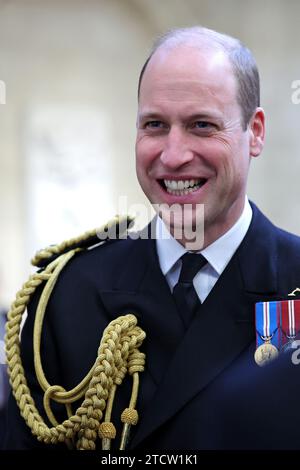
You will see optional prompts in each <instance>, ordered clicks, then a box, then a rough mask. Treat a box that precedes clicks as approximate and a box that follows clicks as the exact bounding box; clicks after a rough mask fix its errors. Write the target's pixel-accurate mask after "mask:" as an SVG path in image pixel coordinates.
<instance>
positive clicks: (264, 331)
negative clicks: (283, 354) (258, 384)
mask: <svg viewBox="0 0 300 470" xmlns="http://www.w3.org/2000/svg"><path fill="white" fill-rule="evenodd" d="M255 319H256V332H257V334H256V351H255V354H254V360H255V362H256V364H257V365H259V366H264V365H266V364H268V363H270V362H271V361H273V360H274V359H276V358H277V356H278V349H279V344H280V329H279V326H280V303H279V302H258V303H257V304H256V305H255Z"/></svg>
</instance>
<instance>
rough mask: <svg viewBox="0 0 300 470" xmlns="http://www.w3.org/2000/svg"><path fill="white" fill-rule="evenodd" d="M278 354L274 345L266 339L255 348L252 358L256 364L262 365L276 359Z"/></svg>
mask: <svg viewBox="0 0 300 470" xmlns="http://www.w3.org/2000/svg"><path fill="white" fill-rule="evenodd" d="M278 354H279V353H278V349H277V348H276V346H274V345H273V344H271V343H269V342H267V341H266V342H265V343H264V344H262V345H260V346H259V347H258V348H257V349H256V351H255V353H254V360H255V362H256V364H257V365H259V366H260V367H262V366H265V365H266V364H268V363H269V362H271V361H273V360H274V359H276V358H277V356H278Z"/></svg>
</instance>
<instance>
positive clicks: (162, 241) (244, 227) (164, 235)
mask: <svg viewBox="0 0 300 470" xmlns="http://www.w3.org/2000/svg"><path fill="white" fill-rule="evenodd" d="M251 219H252V209H251V206H250V204H249V201H248V198H247V197H246V200H245V206H244V210H243V212H242V215H241V216H240V218H239V219H238V220H237V222H236V223H235V224H234V225H233V226H232V227H231V228H230V229H229V230H228V231H227V232H226V233H224V235H222V236H221V237H220V238H218V239H217V240H215V241H214V242H213V243H212V244H211V245H209V246H207V247H206V248H204V249H203V250H201V251H199V253H201V254H202V255H203V256H204V257H205V258H206V259H207V264H206V265H205V266H204V267H203V268H202V269H201V270H200V271H199V272H198V273H197V274H196V276H195V277H194V280H193V284H194V287H195V290H196V292H197V294H198V296H199V298H200V300H201V303H203V302H204V300H205V299H206V297H207V296H208V294H209V293H210V291H211V290H212V288H213V287H214V285H215V283H216V282H217V280H218V279H219V277H220V276H221V274H222V272H223V271H224V269H225V268H226V266H227V264H228V263H229V261H230V260H231V258H232V256H233V255H234V253H235V251H236V250H237V248H238V247H239V245H240V244H241V242H242V240H243V238H244V237H245V235H246V233H247V231H248V228H249V225H250V223H251ZM156 249H157V254H158V259H159V264H160V268H161V270H162V273H163V274H164V276H165V277H166V280H167V283H168V284H169V287H170V289H171V291H173V288H174V286H175V285H176V284H177V282H178V279H179V275H180V269H181V264H182V262H181V260H180V258H181V256H182V255H184V253H186V252H187V250H186V249H185V248H184V247H183V246H182V245H181V244H180V243H179V242H178V241H177V240H176V239H175V238H173V237H172V236H171V235H170V233H169V231H168V229H167V228H166V226H165V224H164V223H163V221H162V220H161V219H160V218H159V217H157V220H156Z"/></svg>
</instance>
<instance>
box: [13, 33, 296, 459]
mask: <svg viewBox="0 0 300 470" xmlns="http://www.w3.org/2000/svg"><path fill="white" fill-rule="evenodd" d="M264 129H265V116H264V111H263V110H262V108H261V107H260V103H259V76H258V71H257V67H256V64H255V61H254V58H253V56H252V54H251V53H250V51H249V50H248V49H247V48H245V47H244V46H243V45H242V44H241V43H240V42H239V41H238V40H236V39H234V38H231V37H229V36H226V35H223V34H220V33H217V32H215V31H211V30H208V29H205V28H200V27H194V28H186V29H180V30H174V31H171V32H169V33H168V34H167V35H165V36H164V37H162V38H161V39H160V40H159V41H158V43H157V44H156V45H155V46H154V49H153V51H152V53H151V54H150V57H149V58H148V59H147V61H146V63H145V65H144V67H143V69H142V72H141V76H140V81H139V100H138V115H137V139H136V168H137V176H138V180H139V183H140V185H141V187H142V189H143V190H144V192H145V194H146V196H147V197H148V199H149V200H150V201H151V203H152V204H153V205H154V207H155V208H156V210H157V213H158V216H157V217H155V219H154V223H155V229H156V232H155V233H156V237H155V239H151V238H147V237H144V236H141V237H139V238H136V239H133V238H127V239H126V238H125V239H124V237H121V238H122V239H120V240H118V241H116V242H115V241H112V240H109V241H107V242H106V243H103V244H101V245H96V246H95V247H94V248H93V249H89V250H83V251H80V253H78V254H76V256H74V257H72V259H71V260H70V261H69V262H68V264H67V265H64V269H63V272H62V273H61V275H60V276H59V278H58V279H57V278H55V281H51V282H52V284H51V289H52V288H53V286H54V285H55V287H54V290H53V292H52V294H51V297H50V300H49V302H48V305H47V310H46V315H45V319H44V324H43V331H42V340H41V359H42V364H43V370H44V373H45V375H46V377H47V379H48V380H49V382H50V384H53V385H56V386H57V385H60V386H62V387H63V389H64V390H70V389H72V388H73V387H75V386H76V385H77V384H78V383H80V382H81V381H82V380H83V378H84V377H85V375H86V374H87V373H88V371H89V370H90V368H91V367H92V365H93V364H94V362H95V359H96V357H97V350H98V347H99V342H100V339H101V336H102V333H103V330H104V328H105V327H106V326H107V324H108V323H109V322H110V321H112V320H114V319H116V318H117V317H118V316H120V315H125V314H128V313H130V314H132V313H133V314H135V316H136V317H137V319H138V324H139V325H140V327H141V328H142V329H143V330H144V331H145V332H146V334H147V338H146V340H145V342H144V343H143V346H142V350H143V352H145V354H146V366H145V370H144V371H143V374H142V375H141V379H140V389H139V394H138V399H137V409H138V411H139V421H138V423H137V424H136V426H135V428H134V429H132V432H131V440H129V441H128V447H129V448H130V449H140V450H145V451H147V453H149V451H151V450H162V451H166V450H173V451H174V450H175V451H176V450H188V449H193V450H200V449H295V448H299V447H300V441H299V438H298V437H297V436H298V432H297V422H298V421H297V419H295V418H296V417H297V409H298V394H299V393H298V390H299V387H300V380H299V377H300V373H299V371H298V370H297V367H295V365H294V364H293V363H292V360H291V356H290V354H289V353H288V352H287V353H285V354H284V353H282V354H281V355H280V358H279V359H278V360H277V361H273V363H272V364H269V365H268V366H267V367H265V368H263V367H259V366H261V365H263V362H264V361H266V358H267V359H270V358H273V357H275V356H276V355H278V352H281V351H283V350H288V347H289V346H291V345H292V343H291V340H292V339H295V338H296V337H297V334H298V333H299V331H298V329H299V327H300V318H299V315H300V309H299V301H297V300H296V301H294V300H293V299H294V297H289V296H288V295H289V294H290V293H291V292H292V291H294V289H295V288H296V287H298V286H299V285H300V240H299V238H298V237H296V236H295V235H292V234H289V233H287V232H284V231H283V230H280V229H278V228H277V227H275V226H274V225H273V224H272V223H271V222H270V221H269V220H268V219H267V218H266V217H265V216H264V215H263V214H262V213H261V212H260V211H259V210H258V208H257V207H256V206H255V205H254V204H253V203H251V204H250V203H249V201H248V199H247V196H246V185H247V177H248V171H249V166H250V162H251V160H252V158H254V157H257V156H259V154H260V153H261V151H262V148H263V143H264ZM179 228H181V229H182V230H177V229H179ZM147 233H148V232H147ZM149 233H150V231H149ZM192 233H193V234H194V238H193V239H191V238H190V235H191V234H192ZM199 233H201V236H198V235H199ZM143 235H145V232H144V233H143ZM92 241H93V243H95V240H92ZM191 241H192V242H193V243H192V244H193V246H192V248H191V246H190V242H191ZM91 244H92V242H91ZM86 245H87V240H86V239H84V244H82V245H80V247H81V248H82V247H84V246H86ZM62 247H63V248H57V249H56V250H54V251H53V250H52V253H53V254H54V255H57V254H59V252H60V250H61V249H62V250H63V253H65V251H66V249H67V248H66V247H68V248H70V247H73V248H74V247H77V248H78V245H74V243H73V244H71V243H68V244H64V245H62ZM52 259H53V258H51V260H52ZM43 263H44V264H43V265H44V266H45V265H46V264H47V260H46V261H45V260H44V261H43ZM45 279H46V276H45ZM41 292H42V286H40V287H39V288H38V290H37V292H36V293H35V294H34V295H32V294H30V295H31V297H32V298H31V302H30V305H29V308H28V318H27V321H26V323H25V326H24V329H23V334H22V342H21V357H22V362H23V365H24V369H25V375H26V377H27V383H28V386H29V389H30V390H31V392H32V396H33V398H34V400H35V403H36V406H37V409H38V412H39V413H40V414H41V415H42V416H43V418H44V419H45V421H46V423H47V424H48V425H49V422H48V421H47V418H46V417H45V412H44V411H43V396H44V391H45V389H46V393H45V397H44V404H45V405H46V404H47V403H48V402H47V399H48V400H49V396H50V395H51V397H52V399H54V398H55V393H56V392H57V387H54V388H53V389H49V388H48V389H47V386H46V387H45V386H44V385H43V381H41V378H40V375H41V373H40V371H39V374H38V372H37V370H38V367H37V365H38V360H37V357H36V355H37V354H36V353H37V351H38V348H37V344H38V345H39V342H38V341H39V340H37V338H36V337H37V330H39V327H40V324H41V321H40V319H38V320H37V321H36V318H37V314H36V311H38V312H40V311H41V309H42V308H44V306H45V302H46V301H47V300H48V297H49V289H48V291H47V292H46V291H44V293H43V294H42V297H41V302H40V301H39V299H40V295H41ZM25 294H26V296H28V295H29V294H28V290H26V292H25V293H24V295H25ZM20 298H22V296H21V297H20ZM287 299H288V301H287ZM17 306H18V308H19V304H17ZM18 313H19V310H18V309H16V315H17V314H18ZM10 318H11V320H10V321H11V329H12V330H14V331H15V329H16V327H15V323H14V321H13V320H14V318H15V317H14V315H12V314H11V315H10ZM125 333H126V335H125V340H124V341H125V346H126V347H125V349H126V350H128V348H129V346H128V344H129V342H130V335H129V334H128V333H127V330H126V331H125ZM12 334H13V332H12ZM9 337H10V336H9ZM33 337H34V338H35V340H34V342H33V341H32V338H33ZM118 341H119V340H118V334H117V333H116V334H115V336H113V337H112V338H111V340H110V341H109V340H106V343H105V344H106V349H105V354H104V353H101V354H100V358H102V359H101V360H102V362H101V364H100V365H99V364H98V366H97V367H96V369H97V370H100V372H101V377H100V379H101V380H102V381H101V384H103V387H104V388H105V387H108V386H109V387H110V389H109V390H105V393H103V394H102V395H101V393H102V392H101V390H102V391H103V388H102V389H101V387H99V382H93V381H91V382H90V387H91V389H89V390H88V391H87V392H86V400H85V401H84V403H83V404H82V403H81V401H80V400H79V401H78V402H77V405H78V406H79V408H78V412H77V414H76V416H75V417H74V418H73V422H70V421H67V422H66V423H67V424H66V425H65V426H66V427H65V428H64V427H63V426H62V427H60V428H58V427H54V428H52V431H51V430H49V429H48V428H47V431H45V429H44V424H41V422H42V418H41V417H40V416H38V417H37V416H36V415H34V413H33V411H32V410H33V404H32V401H30V400H29V398H28V395H26V397H24V393H25V391H24V390H25V389H26V387H25V385H22V387H24V388H22V389H21V388H20V387H21V386H20V387H19V384H23V382H22V380H21V379H20V374H21V372H20V367H19V363H18V362H17V361H18V358H17V351H18V349H17V348H14V345H13V344H10V343H9V341H8V349H9V353H10V351H12V356H11V364H12V365H11V368H12V371H13V372H12V375H13V376H14V380H13V381H12V382H13V383H14V391H15V396H16V397H17V401H18V404H19V406H20V407H22V406H23V407H24V403H26V401H27V402H28V407H27V409H26V412H25V411H24V409H22V416H23V418H24V419H22V418H21V416H20V412H19V410H18V408H17V406H16V403H15V400H14V399H11V401H10V406H9V410H8V412H9V414H8V417H9V419H8V422H9V432H8V436H7V441H6V448H10V449H20V448H34V447H42V446H45V444H41V442H38V440H37V439H36V437H33V436H32V435H31V432H30V428H31V429H32V430H33V433H34V434H36V435H38V436H39V440H40V441H47V436H50V434H51V433H52V434H51V436H52V442H55V445H57V441H58V440H60V441H68V442H67V444H69V445H70V444H71V442H70V439H68V440H67V439H65V436H66V434H67V433H69V434H68V436H69V437H72V440H73V443H77V445H78V442H79V447H80V448H81V446H82V445H83V443H84V440H83V438H82V436H84V437H85V444H86V446H87V447H85V448H94V446H100V443H99V440H97V435H98V434H97V433H98V432H99V436H102V437H103V428H102V427H101V426H100V427H99V421H101V420H103V419H105V421H107V422H106V423H105V425H106V426H108V427H109V428H107V427H106V428H105V429H106V434H105V435H104V441H105V445H107V440H110V439H113V437H114V435H115V428H114V427H112V422H113V423H115V425H116V428H117V435H119V434H120V430H121V429H120V415H121V412H122V410H123V409H124V408H125V407H127V406H128V403H129V400H130V407H131V408H132V407H133V406H134V405H132V403H134V398H132V397H135V396H136V393H137V388H135V390H134V394H133V395H132V397H131V399H130V396H131V395H130V388H128V381H126V380H125V383H124V384H122V386H120V387H119V389H118V392H117V394H116V396H115V389H114V386H115V385H117V384H120V382H121V381H122V377H123V376H124V368H123V369H122V368H121V369H122V370H120V371H119V375H118V376H117V378H115V382H114V386H113V381H112V376H113V374H114V373H115V371H116V370H118V368H120V355H121V350H122V345H123V343H122V342H118ZM115 345H117V353H116V355H115V358H116V359H115V361H116V362H115V363H114V365H113V366H112V367H111V362H110V361H111V360H112V356H113V353H112V350H113V347H114V346H115ZM138 357H139V356H138ZM137 361H138V358H137V356H135V357H134V359H133V362H132V365H131V373H132V374H133V375H134V371H137V370H142V369H143V367H141V366H140V365H138V364H137ZM16 364H17V366H18V368H17V370H16V372H14V367H15V365H16ZM125 365H126V367H127V365H128V364H127V363H125ZM101 367H102V369H101ZM126 367H125V370H126ZM96 369H95V370H96ZM100 379H99V380H100ZM44 383H45V382H44ZM42 385H43V386H44V391H43V390H42ZM135 387H137V382H135ZM76 390H77V389H76ZM58 391H59V393H58V395H59V394H60V396H61V393H63V390H62V389H61V388H59V389H58ZM93 394H94V395H93ZM60 396H58V398H60ZM108 396H109V405H108V408H107V409H108V411H106V414H105V418H104V417H103V415H102V411H103V409H104V405H105V403H106V402H107V400H108ZM47 397H48V398H47ZM114 398H115V400H114ZM82 400H83V398H82ZM57 401H58V402H59V399H58V400H57ZM113 402H114V406H112V403H113ZM84 406H87V409H86V408H84ZM110 411H111V412H112V414H111V416H110ZM68 412H69V414H70V410H68ZM131 412H132V410H131ZM85 413H90V419H87V417H86V415H85ZM55 415H56V418H57V420H58V421H63V420H64V419H66V415H65V413H64V410H63V409H62V407H61V405H59V404H56V408H55ZM48 416H49V415H48ZM82 416H83V417H82ZM126 416H127V418H128V414H126ZM130 416H131V418H132V417H133V419H132V420H131V421H130V423H131V424H135V423H136V421H137V414H136V413H131V415H130ZM125 418H126V417H125ZM125 418H124V414H122V419H123V420H125V421H126V419H127V418H126V419H125ZM25 421H26V423H27V425H26V424H25ZM108 421H110V422H108ZM72 423H73V424H72ZM74 423H76V426H78V428H76V429H75V431H74V430H73V431H72V433H73V434H72V433H71V429H73V427H72V426H73V425H74ZM126 424H128V422H127V421H126ZM132 427H133V426H132ZM53 429H54V430H53ZM62 429H65V434H62V435H61V438H60V439H58V437H57V435H58V432H61V430H62ZM42 431H43V432H42ZM45 436H46V437H45ZM49 439H50V438H49ZM49 439H48V441H47V442H49ZM95 441H97V442H96V444H95ZM118 443H119V440H118V439H115V440H114V442H113V444H112V447H113V448H117V447H118Z"/></svg>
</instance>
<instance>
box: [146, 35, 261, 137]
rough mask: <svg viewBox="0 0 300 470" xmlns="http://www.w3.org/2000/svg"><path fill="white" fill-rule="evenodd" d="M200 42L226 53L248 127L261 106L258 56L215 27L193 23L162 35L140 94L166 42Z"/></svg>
mask: <svg viewBox="0 0 300 470" xmlns="http://www.w3.org/2000/svg"><path fill="white" fill-rule="evenodd" d="M197 41H198V43H200V42H201V45H203V44H206V45H208V46H210V47H219V48H221V49H222V50H223V51H224V52H225V53H226V55H227V57H228V59H229V61H230V63H231V65H232V68H233V73H234V76H235V78H236V80H237V85H238V92H237V101H238V104H239V105H240V107H241V111H242V120H243V122H242V124H243V128H244V129H246V128H247V125H248V124H249V121H250V119H251V117H252V115H253V113H254V111H255V109H256V107H257V106H259V105H260V85H259V73H258V68H257V65H256V62H255V59H254V57H253V55H252V53H251V51H250V50H249V49H248V48H247V47H246V46H244V44H242V43H241V41H239V40H238V39H236V38H233V37H231V36H228V35H227V34H222V33H218V32H217V31H214V30H212V29H208V28H203V27H202V26H193V27H191V28H180V29H173V30H170V31H168V32H167V33H166V34H164V35H163V36H161V37H160V38H159V39H158V40H157V41H156V42H155V43H154V46H153V48H152V51H151V53H150V55H149V57H148V58H147V60H146V62H145V64H144V65H143V68H142V70H141V73H140V76H139V83H138V96H139V94H140V88H141V83H142V79H143V75H144V73H145V70H146V68H147V65H148V63H149V61H150V59H151V58H152V56H153V55H154V53H155V52H156V51H157V50H158V49H159V48H160V47H162V46H165V45H170V46H177V45H180V44H184V43H189V44H192V45H193V46H196V45H197Z"/></svg>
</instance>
